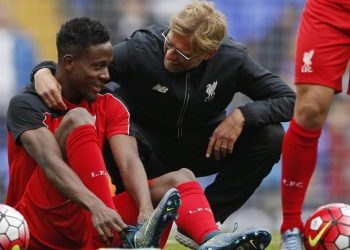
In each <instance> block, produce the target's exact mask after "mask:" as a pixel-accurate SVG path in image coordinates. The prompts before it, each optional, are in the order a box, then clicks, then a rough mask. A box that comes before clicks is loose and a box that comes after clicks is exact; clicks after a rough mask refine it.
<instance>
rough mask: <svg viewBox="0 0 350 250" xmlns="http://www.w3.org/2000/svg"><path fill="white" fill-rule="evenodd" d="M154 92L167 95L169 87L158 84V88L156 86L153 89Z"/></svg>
mask: <svg viewBox="0 0 350 250" xmlns="http://www.w3.org/2000/svg"><path fill="white" fill-rule="evenodd" d="M152 89H153V90H156V91H158V92H160V93H163V94H164V93H166V92H167V91H168V88H167V87H164V86H162V85H160V84H157V85H156V86H154V87H153V88H152Z"/></svg>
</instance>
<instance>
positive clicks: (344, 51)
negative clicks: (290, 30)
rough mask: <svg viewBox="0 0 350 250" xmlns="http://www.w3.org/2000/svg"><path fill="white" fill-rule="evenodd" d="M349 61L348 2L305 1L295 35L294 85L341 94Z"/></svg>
mask: <svg viewBox="0 0 350 250" xmlns="http://www.w3.org/2000/svg"><path fill="white" fill-rule="evenodd" d="M349 59H350V2H349V0H308V1H307V3H306V5H305V9H304V12H303V15H302V19H301V23H300V27H299V33H298V40H297V50H296V63H295V82H296V84H300V83H307V84H317V85H324V86H328V87H331V88H333V89H334V90H335V91H336V92H337V93H338V92H341V91H342V76H343V74H344V72H345V70H346V66H347V63H348V61H349ZM347 93H348V94H350V90H349V88H348V91H347Z"/></svg>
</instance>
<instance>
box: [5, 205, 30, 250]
mask: <svg viewBox="0 0 350 250" xmlns="http://www.w3.org/2000/svg"><path fill="white" fill-rule="evenodd" d="M28 241H29V230H28V225H27V222H26V221H25V219H24V218H23V216H22V215H21V214H20V213H19V212H18V211H17V210H15V209H14V208H12V207H10V206H7V205H3V204H0V249H1V250H21V249H27V247H28Z"/></svg>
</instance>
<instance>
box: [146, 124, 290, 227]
mask: <svg viewBox="0 0 350 250" xmlns="http://www.w3.org/2000/svg"><path fill="white" fill-rule="evenodd" d="M215 127H216V126H215ZM215 127H212V128H207V129H201V130H198V131H191V132H189V133H188V134H186V133H184V137H183V138H182V139H176V138H172V137H171V136H169V135H166V134H164V135H163V136H162V134H160V133H159V134H153V133H150V132H149V130H142V131H143V135H144V136H145V137H146V139H147V140H148V142H149V143H150V145H151V147H152V151H151V152H152V153H151V156H150V157H149V159H148V160H146V161H145V162H144V165H145V168H146V172H147V175H148V177H150V178H154V177H157V176H160V175H162V174H165V173H168V172H170V171H175V170H178V169H180V168H188V169H191V170H192V171H193V172H194V174H195V175H196V176H197V177H200V176H207V175H211V174H214V173H217V176H216V178H215V180H214V182H213V183H212V184H210V185H209V186H208V187H207V188H206V190H205V194H206V196H207V199H208V200H209V203H210V205H211V208H212V210H213V212H214V216H215V219H216V221H220V222H223V221H224V220H225V219H226V218H227V217H228V216H229V215H230V214H231V213H233V212H235V211H236V210H237V209H239V208H240V207H241V206H242V205H243V204H244V203H245V202H246V201H247V200H248V198H249V197H250V196H251V195H252V194H253V193H254V191H255V190H256V189H257V187H258V186H259V185H260V183H261V182H262V180H263V179H264V178H265V177H266V176H267V175H268V174H269V173H270V171H271V169H272V167H273V165H274V164H275V163H276V162H278V160H279V159H280V154H281V147H282V140H283V136H284V130H283V128H282V125H281V124H270V125H266V126H264V127H260V128H254V129H244V130H243V131H242V134H241V135H240V137H239V138H238V140H237V141H236V143H235V145H234V150H233V153H232V154H231V155H228V156H227V157H226V158H224V159H221V160H219V161H218V160H215V159H214V157H213V156H212V157H211V158H210V159H207V158H206V157H205V153H206V149H207V146H208V142H209V137H210V136H211V134H212V132H213V131H214V128H215Z"/></svg>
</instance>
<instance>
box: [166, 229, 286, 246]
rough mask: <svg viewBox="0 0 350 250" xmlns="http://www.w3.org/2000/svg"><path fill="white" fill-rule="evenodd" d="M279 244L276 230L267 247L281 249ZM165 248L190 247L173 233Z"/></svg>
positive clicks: (278, 235)
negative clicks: (180, 241) (178, 239)
mask: <svg viewBox="0 0 350 250" xmlns="http://www.w3.org/2000/svg"><path fill="white" fill-rule="evenodd" d="M279 244H280V234H279V233H278V232H275V233H273V234H272V241H271V244H270V245H269V247H268V248H266V249H267V250H279V249H280V247H279ZM164 250H188V248H187V247H184V246H182V245H180V244H179V243H177V242H176V240H175V239H174V236H173V235H171V236H170V238H169V240H168V243H167V244H166V246H165V248H164Z"/></svg>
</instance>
